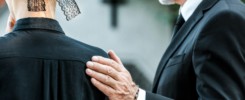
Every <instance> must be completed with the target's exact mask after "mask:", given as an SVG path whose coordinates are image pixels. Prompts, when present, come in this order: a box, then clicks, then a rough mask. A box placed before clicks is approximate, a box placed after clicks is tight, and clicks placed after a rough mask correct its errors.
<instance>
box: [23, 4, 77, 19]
mask: <svg viewBox="0 0 245 100" xmlns="http://www.w3.org/2000/svg"><path fill="white" fill-rule="evenodd" d="M56 1H57V2H58V4H59V6H60V7H61V10H62V11H63V12H64V15H65V16H66V20H68V21H69V20H71V19H72V18H74V17H76V16H77V15H79V14H80V13H81V12H80V9H79V7H78V5H77V3H76V1H75V0H56ZM45 6H46V4H45V1H44V0H28V11H33V12H38V11H46V8H45Z"/></svg>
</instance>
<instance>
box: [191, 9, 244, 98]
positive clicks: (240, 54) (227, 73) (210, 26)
mask: <svg viewBox="0 0 245 100" xmlns="http://www.w3.org/2000/svg"><path fill="white" fill-rule="evenodd" d="M244 48H245V17H244V14H241V13H237V12H235V11H223V12H220V13H219V14H216V15H215V16H214V17H213V18H211V20H209V21H207V25H206V26H205V27H204V28H203V30H202V32H201V34H200V35H199V37H198V40H197V42H196V44H195V47H194V52H193V57H192V59H193V65H194V70H195V74H196V77H197V80H196V82H197V83H196V90H197V93H198V95H199V99H200V100H244V99H245V98H244V93H245V57H244V56H245V49H244Z"/></svg>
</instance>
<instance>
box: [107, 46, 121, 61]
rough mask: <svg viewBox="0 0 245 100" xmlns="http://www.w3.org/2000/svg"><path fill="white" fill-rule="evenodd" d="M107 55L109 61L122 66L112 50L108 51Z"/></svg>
mask: <svg viewBox="0 0 245 100" xmlns="http://www.w3.org/2000/svg"><path fill="white" fill-rule="evenodd" d="M108 55H109V57H110V58H111V59H113V60H114V61H116V62H117V63H119V64H121V65H122V61H121V60H120V58H119V57H118V56H117V55H116V53H115V52H114V51H113V50H109V52H108Z"/></svg>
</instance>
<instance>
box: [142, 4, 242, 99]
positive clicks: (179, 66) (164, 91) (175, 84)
mask: <svg viewBox="0 0 245 100" xmlns="http://www.w3.org/2000/svg"><path fill="white" fill-rule="evenodd" d="M146 99H147V100H169V99H176V100H197V99H199V100H245V6H244V4H243V3H242V2H241V1H240V0H203V1H202V3H201V4H200V5H199V7H198V8H197V9H196V10H195V12H194V14H193V15H192V16H191V17H190V19H189V20H188V21H187V22H186V23H185V24H184V25H183V26H182V28H181V29H180V30H179V32H178V33H177V35H176V36H175V37H174V38H173V40H172V42H171V43H170V45H169V47H168V49H167V50H166V52H165V54H164V56H163V58H162V60H161V62H160V64H159V67H158V69H157V73H156V76H155V80H154V86H153V93H152V92H147V94H146Z"/></svg>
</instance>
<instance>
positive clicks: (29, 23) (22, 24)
mask: <svg viewBox="0 0 245 100" xmlns="http://www.w3.org/2000/svg"><path fill="white" fill-rule="evenodd" d="M26 29H44V30H52V31H58V32H60V33H63V34H64V31H63V30H62V28H61V26H60V24H59V22H58V21H56V20H54V19H49V18H23V19H19V20H18V21H17V22H16V24H15V26H14V29H13V31H18V30H26Z"/></svg>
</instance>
